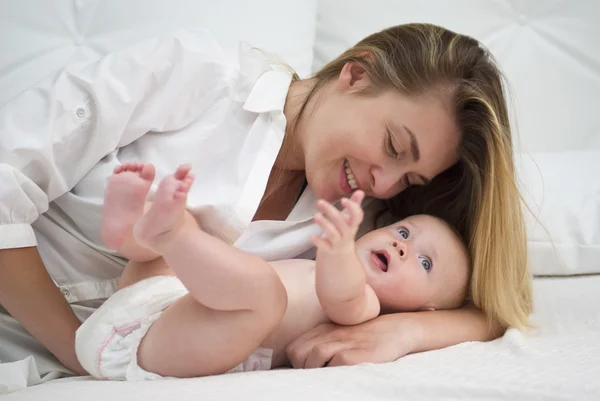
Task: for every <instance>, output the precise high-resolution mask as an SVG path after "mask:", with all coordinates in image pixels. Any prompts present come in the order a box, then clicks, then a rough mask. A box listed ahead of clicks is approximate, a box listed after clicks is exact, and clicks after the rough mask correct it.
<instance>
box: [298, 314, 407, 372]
mask: <svg viewBox="0 0 600 401" xmlns="http://www.w3.org/2000/svg"><path fill="white" fill-rule="evenodd" d="M402 317H403V316H402V315H400V314H396V315H384V316H379V317H377V318H376V319H373V320H370V321H368V322H365V323H362V324H359V325H356V326H338V325H336V324H333V323H326V324H322V325H320V326H318V327H316V328H314V329H312V330H311V331H309V332H307V333H305V334H303V335H302V336H300V337H298V338H297V339H296V340H295V341H293V342H292V343H291V344H290V345H289V346H288V348H287V350H286V352H287V356H288V358H289V360H290V362H291V363H292V366H293V367H294V368H320V367H323V366H340V365H356V364H358V363H368V362H371V363H383V362H392V361H395V360H396V359H398V358H401V357H403V356H404V355H406V354H408V353H410V352H411V351H412V339H413V338H414V336H413V333H411V332H410V331H409V328H410V327H409V326H408V324H407V323H409V322H408V321H407V320H405V319H402Z"/></svg>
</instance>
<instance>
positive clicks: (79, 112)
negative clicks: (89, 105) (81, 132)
mask: <svg viewBox="0 0 600 401" xmlns="http://www.w3.org/2000/svg"><path fill="white" fill-rule="evenodd" d="M75 114H77V117H79V118H83V117H85V110H84V109H83V107H79V108H78V109H77V111H76V112H75Z"/></svg>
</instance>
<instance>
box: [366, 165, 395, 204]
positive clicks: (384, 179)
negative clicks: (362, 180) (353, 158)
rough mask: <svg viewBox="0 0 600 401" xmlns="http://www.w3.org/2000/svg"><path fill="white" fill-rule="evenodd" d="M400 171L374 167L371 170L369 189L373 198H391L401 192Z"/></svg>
mask: <svg viewBox="0 0 600 401" xmlns="http://www.w3.org/2000/svg"><path fill="white" fill-rule="evenodd" d="M402 175H403V172H402V171H398V169H397V168H396V169H395V171H394V169H392V168H391V166H390V168H385V167H374V168H372V169H371V189H372V192H373V194H372V195H373V196H375V197H376V198H379V199H385V198H389V197H392V196H394V195H396V194H397V192H399V191H400V190H401V188H400V182H401V180H402Z"/></svg>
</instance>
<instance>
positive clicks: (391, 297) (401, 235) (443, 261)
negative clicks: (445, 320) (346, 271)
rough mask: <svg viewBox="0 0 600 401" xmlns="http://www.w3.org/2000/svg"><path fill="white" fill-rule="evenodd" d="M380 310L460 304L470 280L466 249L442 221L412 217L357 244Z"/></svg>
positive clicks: (417, 308) (399, 310)
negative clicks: (379, 304)
mask: <svg viewBox="0 0 600 401" xmlns="http://www.w3.org/2000/svg"><path fill="white" fill-rule="evenodd" d="M356 253H357V255H358V258H359V259H360V261H361V262H362V264H363V266H364V267H365V271H366V274H367V283H368V284H369V285H370V286H371V287H372V288H373V290H374V291H375V293H376V294H377V297H378V298H379V302H380V303H381V309H382V312H405V311H418V310H434V309H450V308H454V307H458V306H460V304H462V302H463V300H464V297H465V293H466V287H467V283H468V279H469V258H468V255H467V251H466V249H465V247H464V245H463V244H462V242H461V241H460V239H459V238H458V237H457V236H456V234H455V233H454V232H453V231H452V230H451V229H450V228H449V227H448V226H447V225H446V224H445V223H444V222H443V221H442V220H440V219H437V218H435V217H432V216H427V215H418V216H411V217H409V218H406V219H404V220H401V221H399V222H398V223H396V224H392V225H389V226H387V227H384V228H380V229H378V230H375V231H372V232H370V233H368V234H366V235H364V236H363V237H361V238H360V239H359V240H358V241H357V242H356Z"/></svg>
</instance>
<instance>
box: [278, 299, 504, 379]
mask: <svg viewBox="0 0 600 401" xmlns="http://www.w3.org/2000/svg"><path fill="white" fill-rule="evenodd" d="M503 332H504V329H503V328H501V327H500V325H498V324H495V323H494V324H490V322H489V319H488V318H487V317H486V316H485V315H484V314H483V312H481V311H480V310H479V309H477V308H476V307H475V306H473V305H465V306H463V307H462V308H460V309H454V310H445V311H431V312H412V313H396V314H390V315H383V316H379V317H377V318H375V319H373V320H370V321H368V322H366V323H363V324H360V325H357V326H338V325H335V324H329V323H328V324H323V325H321V326H318V327H316V328H315V329H313V330H311V331H309V332H307V333H305V334H303V335H302V336H300V337H299V338H298V339H296V340H295V341H294V342H292V343H291V344H290V345H289V346H288V349H287V354H288V357H289V358H290V361H291V363H292V365H293V366H294V367H295V368H317V367H322V366H325V365H328V366H336V365H355V364H358V363H364V362H372V363H383V362H391V361H394V360H396V359H398V358H401V357H403V356H405V355H407V354H411V353H416V352H423V351H430V350H434V349H440V348H444V347H449V346H451V345H456V344H460V343H463V342H467V341H490V340H493V339H495V338H498V337H499V336H501V335H502V333H503Z"/></svg>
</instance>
